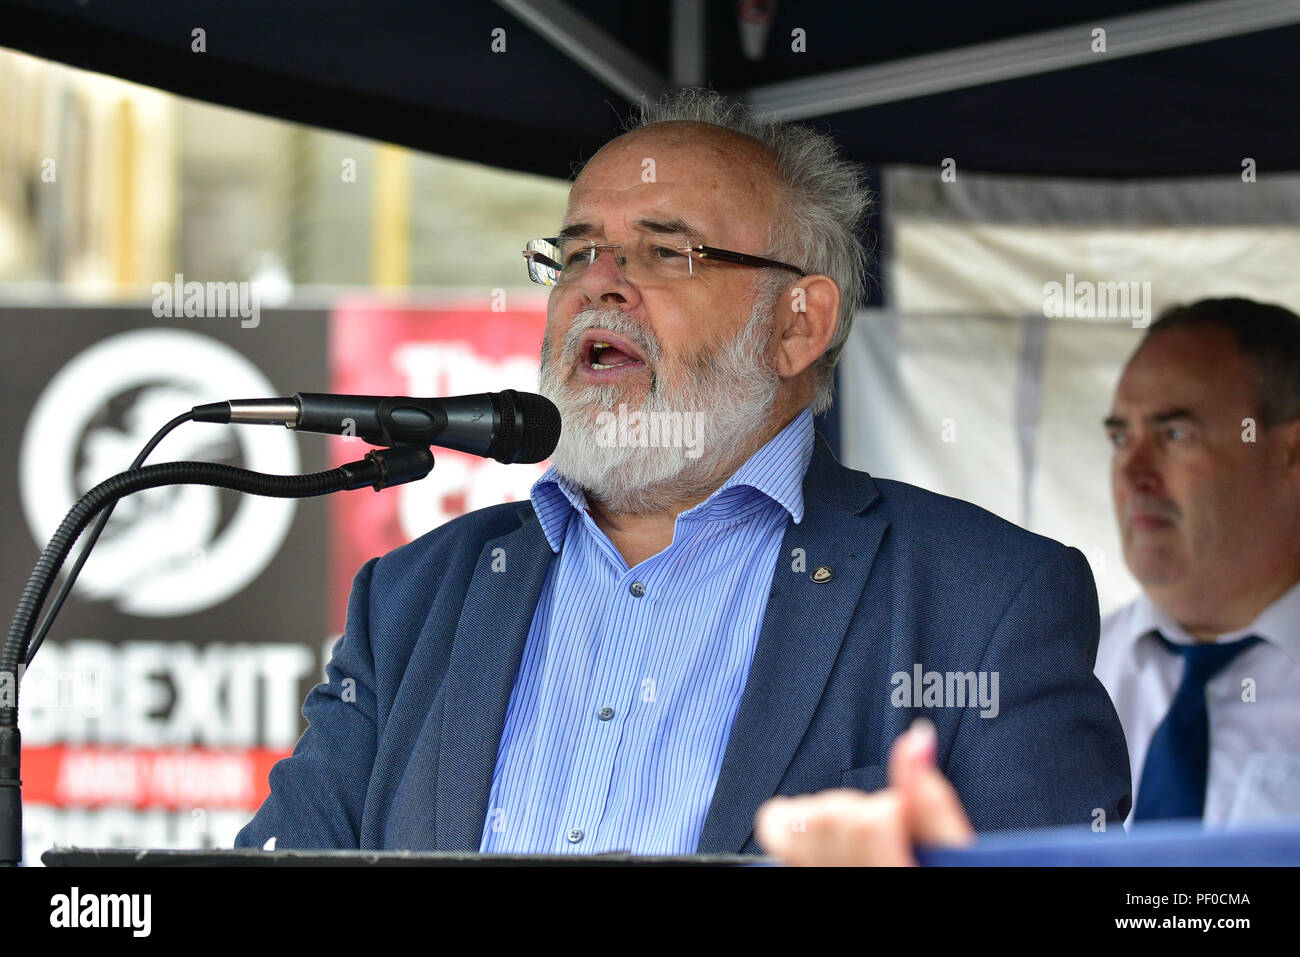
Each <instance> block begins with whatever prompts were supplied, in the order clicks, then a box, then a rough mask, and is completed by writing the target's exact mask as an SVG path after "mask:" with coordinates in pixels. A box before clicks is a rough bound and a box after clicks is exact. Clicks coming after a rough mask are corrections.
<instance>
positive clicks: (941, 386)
mask: <svg viewBox="0 0 1300 957" xmlns="http://www.w3.org/2000/svg"><path fill="white" fill-rule="evenodd" d="M882 202H883V211H884V221H885V223H886V235H885V236H884V237H883V242H882V247H883V249H884V250H885V256H886V259H885V263H884V269H885V290H886V294H887V296H888V297H889V308H888V309H887V310H880V311H876V310H868V311H866V312H863V313H861V314H860V315H859V317H858V320H857V322H856V323H855V327H854V333H853V335H852V337H851V339H850V342H849V344H848V346H847V347H846V349H845V355H844V360H843V365H842V367H841V399H840V401H841V409H842V413H841V414H842V417H843V420H842V421H843V429H844V434H843V449H844V458H845V462H846V464H848V465H850V466H852V467H854V468H861V469H866V470H867V471H869V472H871V473H873V474H875V475H879V476H882V477H886V478H896V479H901V480H903V481H907V482H912V483H914V484H916V485H921V486H924V487H926V488H930V489H933V490H935V491H938V492H942V493H944V494H947V495H953V496H956V497H959V498H964V499H967V500H969V501H972V502H974V503H976V504H978V505H980V506H983V507H984V508H987V509H989V510H990V511H992V512H995V513H997V514H998V515H1001V516H1002V517H1004V518H1006V519H1008V520H1010V521H1013V522H1016V523H1017V524H1020V525H1023V526H1024V527H1026V528H1029V529H1031V530H1033V531H1035V532H1039V533H1041V534H1044V535H1048V536H1050V537H1052V538H1055V539H1058V540H1060V541H1063V542H1065V543H1067V544H1070V545H1074V546H1077V547H1078V548H1080V549H1081V550H1082V551H1083V552H1084V553H1085V554H1086V555H1087V556H1088V558H1089V561H1090V562H1091V563H1092V567H1093V572H1094V574H1095V576H1096V578H1097V587H1098V592H1099V595H1100V599H1101V608H1102V611H1103V613H1104V612H1106V611H1108V610H1110V609H1111V608H1113V607H1116V606H1118V605H1119V604H1121V603H1123V602H1124V601H1127V600H1128V599H1129V598H1131V597H1132V596H1134V595H1135V594H1136V593H1137V584H1136V582H1135V581H1134V580H1133V578H1132V576H1131V575H1129V573H1128V570H1127V569H1126V568H1125V566H1124V560H1123V555H1122V552H1121V551H1120V547H1119V535H1118V532H1117V530H1116V527H1115V521H1114V517H1113V513H1112V510H1111V502H1110V485H1109V481H1110V480H1109V462H1110V448H1109V445H1108V443H1107V441H1106V438H1105V434H1104V432H1103V429H1102V426H1101V420H1102V418H1103V417H1104V416H1105V415H1106V413H1107V412H1108V411H1109V405H1110V400H1111V394H1112V391H1113V389H1114V387H1115V383H1116V382H1117V380H1118V378H1119V373H1120V370H1121V368H1122V366H1123V363H1124V361H1125V360H1126V359H1127V357H1128V355H1129V354H1130V353H1131V352H1132V350H1133V349H1134V348H1135V347H1136V345H1137V343H1138V342H1139V340H1140V339H1141V337H1142V334H1143V327H1145V325H1146V324H1147V323H1148V322H1150V321H1151V319H1153V318H1154V317H1155V316H1156V315H1158V314H1159V312H1160V311H1161V310H1162V309H1164V308H1166V307H1168V306H1170V305H1174V304H1176V303H1187V302H1192V301H1194V300H1197V299H1201V298H1205V297H1211V296H1214V297H1218V296H1247V297H1249V298H1253V299H1259V300H1262V301H1266V302H1276V303H1279V304H1281V305H1285V306H1287V307H1288V308H1291V309H1293V310H1297V311H1300V268H1297V264H1298V263H1300V226H1297V225H1296V224H1297V223H1300V176H1285V177H1272V178H1268V177H1265V178H1264V179H1262V180H1261V181H1259V182H1246V181H1243V179H1242V177H1241V176H1240V175H1232V176H1228V177H1225V178H1223V179H1215V180H1209V179H1196V180H1191V179H1187V180H1178V181H1170V182H1142V183H1097V182H1069V181H1061V180H1029V179H1019V178H1011V177H994V176H976V175H972V174H967V173H959V174H958V178H957V180H956V181H955V182H943V181H942V180H941V178H940V171H939V170H938V169H937V168H936V169H935V170H933V171H931V170H915V169H910V168H909V169H889V170H886V171H885V175H884V187H883V196H882ZM1053 283H1055V284H1057V285H1056V287H1055V288H1054V287H1053V286H1052V285H1051V284H1053ZM1053 293H1055V298H1054V295H1053ZM1064 300H1068V303H1069V305H1072V306H1076V307H1077V308H1073V309H1068V310H1066V309H1062V308H1060V306H1061V303H1062V301H1064ZM1089 302H1091V304H1092V307H1091V309H1090V308H1089ZM1067 312H1068V313H1073V314H1072V315H1070V314H1063V313H1067ZM1049 314H1050V315H1049Z"/></svg>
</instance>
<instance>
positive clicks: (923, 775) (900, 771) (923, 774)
mask: <svg viewBox="0 0 1300 957" xmlns="http://www.w3.org/2000/svg"><path fill="white" fill-rule="evenodd" d="M937 746H938V744H937V739H936V735H935V730H934V725H933V724H932V723H931V722H930V720H929V719H928V718H917V719H916V720H915V721H914V722H912V726H911V727H910V728H909V729H908V730H907V731H906V732H905V733H904V734H902V735H901V736H900V737H899V739H898V740H897V741H896V742H894V749H893V751H892V752H891V753H890V756H889V783H890V786H891V787H894V788H896V789H897V790H898V792H899V794H900V796H901V797H902V800H903V807H904V808H905V814H906V815H907V820H908V831H909V832H910V834H911V837H912V840H913V841H914V842H915V843H917V844H936V845H944V846H953V847H964V846H966V845H969V844H973V843H974V842H975V829H974V828H973V827H971V823H970V819H969V818H968V817H967V816H966V811H965V809H964V808H963V807H962V806H961V798H960V797H958V796H957V791H956V789H954V788H953V786H952V784H951V783H950V782H949V781H948V779H947V778H945V777H944V776H943V774H942V772H940V771H939V769H938V768H937V767H936V766H935V752H936V749H937Z"/></svg>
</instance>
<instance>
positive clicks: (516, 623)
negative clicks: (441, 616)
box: [436, 505, 554, 852]
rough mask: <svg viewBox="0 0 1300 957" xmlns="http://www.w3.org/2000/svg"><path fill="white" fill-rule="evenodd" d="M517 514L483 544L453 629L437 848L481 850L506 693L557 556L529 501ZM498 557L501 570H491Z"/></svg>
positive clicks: (507, 700) (440, 766)
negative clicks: (505, 530) (509, 527)
mask: <svg viewBox="0 0 1300 957" xmlns="http://www.w3.org/2000/svg"><path fill="white" fill-rule="evenodd" d="M520 515H521V517H522V518H523V519H524V524H523V527H521V528H519V529H518V530H517V531H514V532H511V533H509V534H508V535H503V536H501V537H500V538H495V539H492V540H491V541H489V542H488V543H487V544H485V545H484V546H483V551H482V552H481V553H480V555H479V560H478V566H477V567H476V568H475V570H474V577H473V580H472V581H471V582H470V587H469V591H468V593H467V594H466V596H465V604H464V607H463V610H462V612H461V616H460V622H459V623H458V624H457V626H456V637H455V642H454V644H453V646H452V652H451V660H450V662H449V664H448V667H447V678H446V684H445V688H446V698H445V705H444V707H443V711H442V725H441V730H440V739H439V746H440V749H441V753H440V755H439V760H438V808H437V815H438V816H437V826H436V833H437V849H438V850H440V851H470V852H476V851H478V849H479V843H480V841H481V839H482V836H483V824H484V820H485V818H486V815H487V805H488V800H489V797H490V794H491V789H492V772H493V769H494V768H495V767H496V760H497V749H498V747H499V746H500V743H501V731H502V728H503V727H504V726H505V718H506V708H507V706H508V705H509V703H510V692H511V690H512V689H513V688H514V683H515V674H516V672H517V671H518V670H519V662H520V659H521V658H522V657H523V651H524V643H525V642H526V641H527V639H528V632H529V629H530V627H531V626H532V622H533V612H534V610H535V609H536V607H537V600H538V598H539V597H540V596H541V593H542V585H543V584H544V582H545V580H546V572H547V569H549V568H550V565H551V559H552V557H554V552H552V550H551V546H550V544H549V543H548V542H547V541H546V536H545V535H544V534H543V533H542V528H541V525H540V524H539V523H538V521H537V517H536V516H535V515H534V514H533V511H532V508H531V506H528V505H524V506H522V507H521V508H520ZM497 549H502V551H500V552H498V551H496V550H497ZM497 559H504V562H505V568H504V570H495V571H494V570H493V562H494V560H497ZM497 568H498V569H500V568H501V566H500V564H498V565H497Z"/></svg>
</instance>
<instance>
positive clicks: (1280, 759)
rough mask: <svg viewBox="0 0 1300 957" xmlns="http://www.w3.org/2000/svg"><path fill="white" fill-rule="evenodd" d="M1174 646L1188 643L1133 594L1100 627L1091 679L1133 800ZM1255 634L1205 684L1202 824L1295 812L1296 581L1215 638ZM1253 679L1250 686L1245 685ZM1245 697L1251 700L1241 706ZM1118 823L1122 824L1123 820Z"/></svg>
mask: <svg viewBox="0 0 1300 957" xmlns="http://www.w3.org/2000/svg"><path fill="white" fill-rule="evenodd" d="M1157 629H1158V630H1159V631H1160V633H1161V634H1162V635H1164V636H1165V638H1167V639H1168V640H1169V641H1170V642H1171V643H1173V644H1189V645H1190V644H1195V643H1196V639H1194V638H1193V637H1192V636H1191V635H1189V634H1188V633H1187V632H1186V631H1184V630H1183V629H1182V628H1181V627H1180V626H1179V625H1178V623H1177V622H1175V621H1174V620H1173V619H1172V618H1170V617H1169V616H1168V615H1166V614H1165V613H1164V612H1162V611H1161V610H1160V609H1159V608H1157V607H1156V606H1155V604H1153V603H1152V601H1151V600H1150V599H1149V598H1147V597H1146V595H1142V596H1140V597H1138V598H1136V599H1134V600H1133V601H1132V602H1130V603H1129V604H1127V605H1125V606H1124V607H1123V608H1119V609H1117V610H1116V611H1113V612H1111V613H1110V614H1109V615H1107V616H1106V617H1105V618H1104V619H1103V620H1102V623H1101V643H1100V644H1099V645H1098V648H1097V667H1096V673H1097V677H1098V678H1100V679H1101V683H1102V684H1103V685H1105V686H1106V690H1107V691H1108V692H1110V697H1111V700H1112V701H1114V702H1115V710H1116V711H1117V712H1118V713H1119V720H1120V724H1122V725H1123V726H1124V736H1125V737H1126V738H1127V739H1128V754H1129V767H1130V768H1131V769H1132V774H1133V800H1134V803H1135V804H1136V802H1137V792H1138V788H1139V787H1140V786H1141V782H1142V765H1143V762H1145V760H1146V754H1147V745H1149V744H1150V743H1151V736H1152V735H1153V734H1155V731H1156V728H1157V727H1158V726H1159V725H1160V722H1161V721H1162V720H1164V717H1165V715H1166V714H1167V713H1168V711H1169V706H1170V704H1171V703H1172V702H1173V699H1174V695H1175V693H1176V692H1177V691H1178V685H1179V683H1180V682H1181V681H1182V677H1183V657H1182V656H1181V655H1176V654H1172V653H1170V652H1169V651H1168V650H1167V649H1166V648H1165V647H1164V646H1163V645H1161V644H1160V641H1159V639H1157V638H1156V636H1155V634H1154V633H1153V632H1154V630H1157ZM1247 635H1258V636H1259V637H1260V638H1262V639H1263V641H1261V642H1260V643H1259V644H1257V645H1254V646H1253V647H1250V648H1247V649H1246V650H1245V651H1242V652H1241V653H1239V654H1238V655H1237V657H1236V658H1234V659H1233V660H1232V662H1231V663H1230V664H1229V665H1228V666H1227V667H1226V668H1224V670H1223V671H1222V672H1220V673H1219V674H1217V675H1215V676H1214V677H1213V678H1212V679H1210V682H1209V684H1208V685H1207V686H1206V703H1207V706H1208V710H1209V717H1210V764H1209V779H1208V781H1207V785H1206V790H1205V821H1206V822H1207V823H1211V824H1226V823H1238V822H1247V821H1262V820H1269V819H1277V818H1283V817H1292V818H1294V817H1296V816H1300V582H1297V583H1296V584H1295V585H1293V586H1292V587H1291V589H1290V590H1289V591H1287V592H1286V593H1285V594H1283V595H1282V597H1281V598H1279V599H1278V600H1277V601H1275V602H1274V603H1273V604H1271V605H1269V606H1268V607H1267V608H1266V609H1264V611H1263V612H1262V613H1260V616H1259V617H1258V618H1256V619H1255V620H1254V621H1253V622H1252V623H1251V625H1250V627H1248V628H1243V629H1242V630H1241V631H1233V632H1229V633H1227V634H1224V635H1220V636H1219V637H1218V638H1216V639H1215V642H1216V643H1226V642H1230V641H1236V640H1237V639H1239V638H1244V637H1246V636H1247ZM1246 679H1252V680H1253V682H1254V685H1253V688H1252V687H1251V686H1250V683H1249V681H1247V680H1246ZM1252 694H1253V697H1254V700H1253V701H1249V700H1243V699H1245V698H1247V697H1250V696H1251V695H1252ZM1129 818H1130V820H1129V821H1125V822H1124V826H1125V827H1126V828H1127V827H1128V826H1129V823H1130V821H1131V819H1132V814H1130V815H1129Z"/></svg>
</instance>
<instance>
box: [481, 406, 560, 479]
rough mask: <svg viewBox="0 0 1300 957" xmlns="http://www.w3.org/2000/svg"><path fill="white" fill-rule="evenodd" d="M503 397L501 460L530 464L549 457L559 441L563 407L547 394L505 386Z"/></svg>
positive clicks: (497, 458) (499, 458) (499, 443)
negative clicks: (560, 407)
mask: <svg viewBox="0 0 1300 957" xmlns="http://www.w3.org/2000/svg"><path fill="white" fill-rule="evenodd" d="M498 395H500V396H501V398H502V400H503V401H502V405H503V406H504V408H503V409H502V410H501V411H502V415H501V435H500V437H499V440H498V442H497V443H496V445H497V454H496V455H494V456H492V457H493V458H494V459H496V460H497V461H498V462H506V463H515V464H527V463H532V462H541V461H543V460H544V459H548V458H550V456H551V453H552V452H554V451H555V447H556V446H557V445H559V444H560V410H559V409H557V408H556V407H555V403H554V402H552V401H551V400H550V399H548V398H546V397H545V396H541V395H537V394H535V393H532V392H516V391H515V390H514V389H506V390H505V391H504V392H500V393H498Z"/></svg>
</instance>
